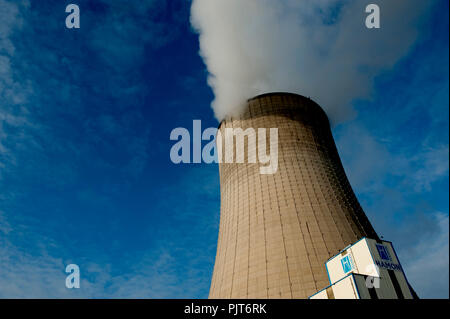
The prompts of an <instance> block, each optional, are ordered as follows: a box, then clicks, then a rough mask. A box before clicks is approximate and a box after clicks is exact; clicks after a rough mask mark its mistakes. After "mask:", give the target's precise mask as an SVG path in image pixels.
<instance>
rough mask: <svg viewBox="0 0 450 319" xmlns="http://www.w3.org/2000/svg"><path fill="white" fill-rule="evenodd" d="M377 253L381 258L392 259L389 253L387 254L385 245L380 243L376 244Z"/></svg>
mask: <svg viewBox="0 0 450 319" xmlns="http://www.w3.org/2000/svg"><path fill="white" fill-rule="evenodd" d="M376 246H377V250H378V255H380V258H381V259H383V260H388V261H392V258H391V255H390V254H389V251H388V250H387V248H386V246H384V245H381V244H376Z"/></svg>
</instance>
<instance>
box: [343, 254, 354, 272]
mask: <svg viewBox="0 0 450 319" xmlns="http://www.w3.org/2000/svg"><path fill="white" fill-rule="evenodd" d="M341 264H342V269H343V270H344V272H345V273H348V272H349V271H351V270H352V269H353V260H352V257H350V255H348V256H345V257H344V258H342V259H341Z"/></svg>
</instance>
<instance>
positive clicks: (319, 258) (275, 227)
mask: <svg viewBox="0 0 450 319" xmlns="http://www.w3.org/2000/svg"><path fill="white" fill-rule="evenodd" d="M225 128H242V129H243V130H245V129H247V128H254V129H255V130H256V129H257V128H266V129H267V130H266V131H269V128H278V170H277V172H276V173H275V174H272V175H271V174H267V175H263V174H260V167H261V164H260V163H248V161H246V163H243V164H242V163H241V164H240V163H220V164H219V170H220V189H221V209H220V229H219V237H218V243H217V254H216V260H215V265H214V273H213V277H212V282H211V288H210V293H209V298H307V297H308V296H310V295H312V294H314V293H315V292H317V291H318V290H320V289H322V288H323V287H326V286H327V285H328V276H327V273H326V270H325V267H324V263H325V262H326V261H327V260H328V259H329V258H330V257H331V256H333V255H335V254H336V253H338V251H340V250H342V249H343V248H344V247H346V246H347V245H349V244H351V243H354V242H355V241H357V240H358V239H360V238H362V237H365V236H366V237H370V238H374V239H378V236H377V234H376V233H375V231H374V229H373V227H372V226H371V224H370V222H369V220H368V219H367V217H366V215H365V213H364V211H363V210H362V208H361V206H360V204H359V203H358V200H357V198H356V196H355V194H354V193H353V190H352V188H351V186H350V183H349V181H348V179H347V177H346V175H345V171H344V169H343V167H342V164H341V161H340V159H339V155H338V152H337V149H336V146H335V143H334V140H333V136H332V134H331V129H330V124H329V121H328V117H327V115H326V114H325V112H324V111H323V110H322V109H321V107H320V106H319V105H318V104H316V103H314V102H313V101H312V100H310V99H308V98H305V97H303V96H300V95H296V94H290V93H270V94H264V95H260V96H257V97H255V98H253V99H251V100H249V101H248V103H247V109H246V112H245V113H244V114H243V115H242V116H240V117H239V118H230V119H226V120H224V121H222V123H221V124H220V126H219V130H220V132H221V133H222V136H223V135H224V130H225ZM267 138H269V135H268V134H267ZM267 145H269V143H267ZM246 147H250V148H251V147H256V145H255V144H251V145H248V143H247V145H246Z"/></svg>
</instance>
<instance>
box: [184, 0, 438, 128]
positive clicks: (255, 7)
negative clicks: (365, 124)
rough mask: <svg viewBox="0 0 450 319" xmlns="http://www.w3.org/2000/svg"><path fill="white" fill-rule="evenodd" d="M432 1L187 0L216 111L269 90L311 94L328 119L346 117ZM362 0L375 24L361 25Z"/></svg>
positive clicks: (398, 53) (234, 110)
mask: <svg viewBox="0 0 450 319" xmlns="http://www.w3.org/2000/svg"><path fill="white" fill-rule="evenodd" d="M432 2H433V1H423V0H394V1H392V0H377V1H368V0H364V1H360V0H354V1H343V0H283V1H278V0H193V3H192V7H191V24H192V26H193V27H194V29H195V30H196V31H197V32H198V33H199V39H200V54H201V56H202V57H203V59H204V62H205V64H206V65H207V68H208V71H209V78H208V84H209V85H210V86H211V88H212V89H213V91H214V94H215V100H214V101H213V103H212V107H213V109H214V112H215V115H216V117H217V119H218V120H219V121H220V120H222V119H223V118H225V117H226V116H233V115H238V114H239V113H240V112H242V109H243V105H244V102H245V101H246V100H247V99H248V98H251V97H253V96H255V95H257V94H261V93H267V92H273V91H288V92H293V93H299V94H302V95H305V96H309V97H311V98H312V99H314V100H316V101H317V102H318V103H319V104H320V105H321V106H322V107H323V108H324V109H325V111H327V113H328V115H329V117H330V119H331V120H332V121H333V122H335V123H337V122H341V121H343V120H346V119H348V118H349V117H351V116H352V114H353V110H352V107H351V101H352V100H354V99H356V98H370V95H371V90H372V83H373V78H374V76H376V75H377V74H379V73H380V72H381V71H383V70H389V68H392V67H393V66H394V64H395V63H396V62H397V61H399V59H401V58H402V57H403V56H405V55H406V54H407V53H408V50H409V49H410V48H411V46H412V45H413V44H414V43H415V41H416V39H417V37H418V32H419V30H420V22H421V21H422V18H423V15H425V14H426V12H427V11H428V10H427V9H428V8H429V7H430V6H431V5H432ZM370 3H376V4H377V5H378V6H379V7H380V11H381V28H380V29H367V28H366V26H365V20H366V17H367V15H368V13H366V12H365V9H366V6H367V5H368V4H370Z"/></svg>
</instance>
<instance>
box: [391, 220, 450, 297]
mask: <svg viewBox="0 0 450 319" xmlns="http://www.w3.org/2000/svg"><path fill="white" fill-rule="evenodd" d="M434 219H435V221H436V222H437V225H438V231H437V232H435V233H433V234H432V235H431V236H427V237H423V238H421V241H420V242H418V243H417V245H416V246H415V247H414V248H413V249H412V250H409V251H408V252H405V253H402V251H401V250H400V251H399V258H400V260H401V261H402V263H403V266H404V268H405V269H406V275H407V278H408V280H409V281H410V283H411V285H412V286H413V288H414V289H415V290H416V292H417V293H418V294H419V297H425V298H448V296H449V237H448V230H449V228H448V227H449V218H448V215H445V214H442V213H436V214H435V215H434Z"/></svg>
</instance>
